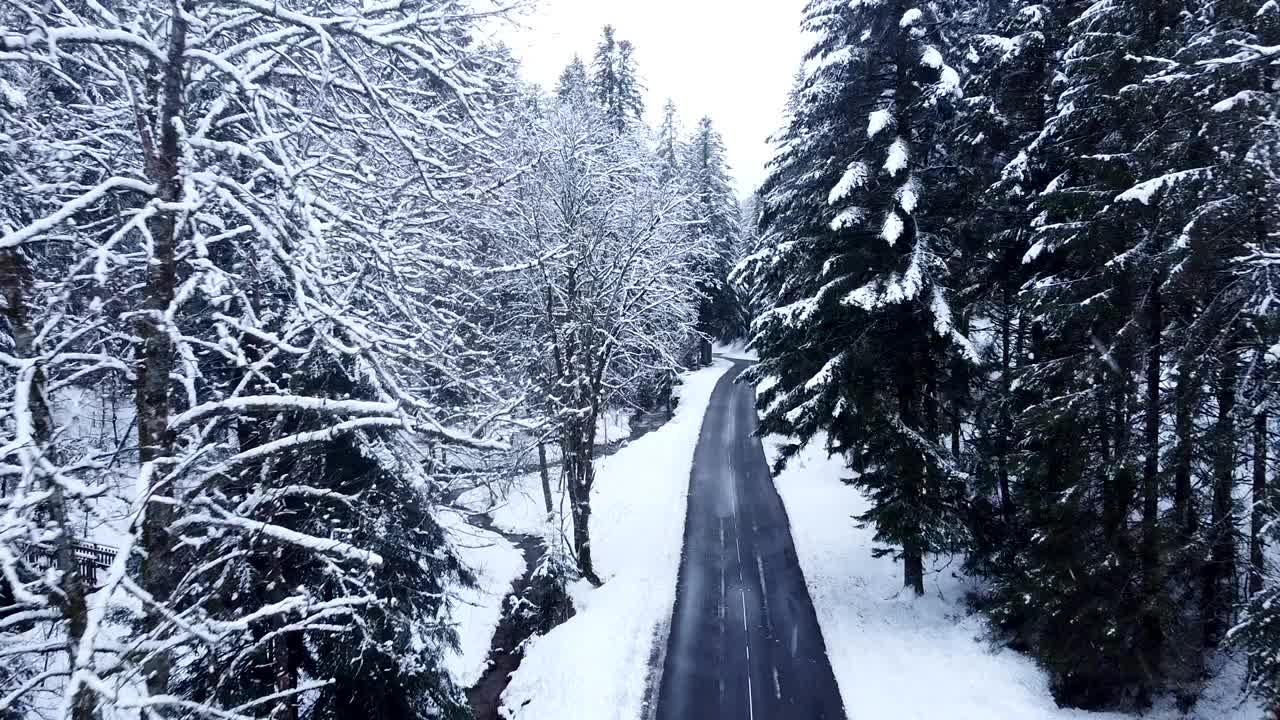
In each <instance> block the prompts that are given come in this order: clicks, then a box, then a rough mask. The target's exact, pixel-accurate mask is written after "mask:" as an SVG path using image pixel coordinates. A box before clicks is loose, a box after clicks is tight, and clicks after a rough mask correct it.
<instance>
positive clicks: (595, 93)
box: [591, 25, 644, 133]
mask: <svg viewBox="0 0 1280 720" xmlns="http://www.w3.org/2000/svg"><path fill="white" fill-rule="evenodd" d="M591 96H592V97H593V98H594V99H595V101H596V103H598V104H599V105H600V107H601V108H603V110H604V114H605V117H607V118H608V119H609V124H610V125H611V126H612V127H613V129H614V132H617V133H623V132H625V131H626V130H627V128H628V127H629V126H631V125H632V124H633V123H640V122H641V121H642V120H643V119H644V87H643V86H642V85H641V83H640V76H639V71H638V70H637V69H636V59H635V47H634V46H633V45H632V44H631V41H630V40H618V39H617V37H616V34H615V32H614V29H613V26H612V25H605V26H604V29H603V30H601V32H600V42H599V43H598V44H597V45H596V52H595V56H594V58H593V59H592V62H591Z"/></svg>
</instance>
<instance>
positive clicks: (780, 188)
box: [752, 1, 973, 594]
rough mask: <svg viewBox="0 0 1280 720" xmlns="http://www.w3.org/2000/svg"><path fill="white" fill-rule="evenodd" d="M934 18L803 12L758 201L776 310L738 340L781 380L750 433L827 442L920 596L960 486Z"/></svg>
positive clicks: (941, 81)
mask: <svg viewBox="0 0 1280 720" xmlns="http://www.w3.org/2000/svg"><path fill="white" fill-rule="evenodd" d="M931 13H932V11H931V10H930V11H926V10H923V9H920V8H916V7H914V6H912V5H910V4H909V3H901V2H883V3H874V4H873V3H856V4H849V3H844V2H835V1H818V2H812V3H810V4H809V6H808V8H807V10H806V29H807V30H809V31H810V32H812V33H814V34H815V35H817V37H818V40H817V42H816V44H815V46H814V48H813V49H812V50H811V51H810V52H809V54H808V56H807V58H806V60H807V62H809V63H811V64H812V65H813V66H814V68H815V69H814V71H813V74H812V75H811V76H810V77H809V78H808V80H807V81H806V83H805V85H804V87H803V89H802V90H801V91H800V95H799V98H798V102H797V103H796V104H797V107H796V108H795V110H794V117H793V119H792V121H791V123H790V126H789V129H788V130H787V131H786V133H785V134H784V135H783V136H782V138H781V149H780V151H779V154H778V156H777V157H776V158H775V160H774V162H773V167H772V174H771V176H770V178H769V180H768V181H766V183H765V186H764V196H765V203H766V209H765V214H764V223H763V224H764V230H765V233H766V234H767V236H768V238H769V239H768V242H769V243H770V245H771V247H770V249H769V257H768V258H767V259H766V260H765V261H764V264H765V266H766V269H765V271H764V272H763V282H764V283H765V284H766V285H767V287H768V293H769V294H770V295H771V296H772V298H773V301H774V307H773V308H772V309H771V310H769V311H768V312H766V313H765V314H763V315H762V316H761V317H760V318H758V319H757V320H756V322H755V325H754V328H753V340H752V344H753V346H754V347H755V348H756V349H757V350H758V351H759V353H760V356H761V362H760V364H759V365H758V366H756V368H755V369H754V370H753V371H752V374H753V376H755V377H763V376H765V375H771V376H776V377H778V379H779V382H778V384H777V385H776V386H775V387H774V388H772V389H771V390H770V391H768V392H765V393H762V394H761V398H760V401H761V407H762V409H763V418H762V427H763V429H764V432H779V433H784V434H788V435H793V436H795V437H797V438H798V440H799V441H800V442H805V441H807V440H808V439H809V438H811V437H813V435H814V434H816V433H817V432H819V431H826V432H827V433H828V437H829V445H830V448H831V450H833V451H838V452H843V453H845V454H846V456H847V457H849V458H850V461H851V465H852V470H853V472H854V475H855V479H854V482H855V483H856V484H857V485H859V486H861V487H862V488H864V489H866V490H867V491H868V492H869V494H870V495H871V498H872V508H871V509H870V510H869V511H868V512H867V513H866V515H864V516H863V518H862V519H863V520H866V521H869V522H874V523H875V526H876V529H877V539H878V540H880V541H881V542H884V543H886V544H892V545H896V546H898V547H900V548H901V550H900V551H898V552H897V553H896V555H897V556H898V557H901V558H902V559H903V564H904V582H905V585H906V586H907V587H908V588H911V589H912V590H913V591H914V592H915V593H917V594H920V593H923V591H924V575H923V557H924V555H925V554H926V553H929V552H934V551H939V550H945V549H949V548H954V547H958V545H959V541H960V539H961V537H962V534H963V522H962V520H963V518H962V515H961V510H962V504H963V500H964V496H965V492H966V490H965V477H964V475H963V474H962V473H961V472H960V470H959V469H958V468H957V466H956V465H955V463H954V461H953V458H952V456H951V453H950V451H949V450H948V449H947V448H946V447H945V446H944V445H942V444H941V443H940V442H939V440H940V437H941V432H942V430H943V428H942V422H943V418H942V417H941V414H940V408H939V406H938V404H937V402H936V398H937V391H938V387H939V383H940V381H941V380H942V377H941V374H942V373H943V372H944V370H945V368H946V367H947V366H948V362H947V360H948V359H949V358H951V357H952V356H954V355H955V354H961V355H969V356H971V355H972V354H973V350H972V347H971V346H970V344H969V343H968V341H967V339H966V338H964V337H963V336H962V335H961V334H960V333H958V332H957V331H956V330H955V328H954V326H953V323H952V317H951V312H950V309H949V306H948V302H947V296H948V289H947V285H946V282H947V267H946V265H945V263H944V262H943V261H942V258H943V257H944V256H945V255H946V252H947V250H946V241H945V238H944V236H943V235H942V234H941V232H940V231H941V227H940V226H937V225H933V224H932V220H933V218H936V217H937V213H938V209H937V208H933V207H932V206H930V204H929V197H928V195H927V194H926V190H927V189H928V188H929V187H930V181H931V180H932V179H933V177H932V172H933V169H932V165H931V163H932V153H933V151H934V145H935V143H936V142H937V140H938V138H937V137H936V133H937V132H938V130H939V128H940V127H941V123H940V120H941V117H942V112H943V110H944V109H945V107H946V106H947V105H948V104H949V103H950V102H951V101H952V100H954V99H955V97H956V96H957V95H958V92H959V88H958V84H959V78H958V76H957V74H956V72H955V71H954V70H953V69H952V68H951V67H950V66H948V65H947V64H946V63H945V62H944V60H943V58H942V55H941V52H940V50H939V47H938V44H937V41H936V38H935V36H934V33H935V32H936V28H937V24H936V22H937V20H938V19H937V18H935V17H933V16H932V14H931ZM931 215H932V217H931ZM794 451H795V447H792V448H790V449H789V450H787V451H784V453H783V460H784V461H785V458H786V457H788V456H789V454H790V453H791V452H794ZM880 552H889V551H888V550H881V551H880Z"/></svg>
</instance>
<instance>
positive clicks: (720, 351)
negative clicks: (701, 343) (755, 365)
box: [711, 340, 760, 362]
mask: <svg viewBox="0 0 1280 720" xmlns="http://www.w3.org/2000/svg"><path fill="white" fill-rule="evenodd" d="M711 352H712V353H714V354H716V355H719V356H720V357H725V358H728V359H730V360H751V361H753V362H754V361H756V360H759V359H760V357H759V356H758V355H756V351H755V350H752V349H751V348H749V347H747V344H746V343H745V342H743V341H741V340H739V341H738V342H734V343H730V344H728V345H723V344H721V343H716V344H715V345H714V346H713V347H712V348H711Z"/></svg>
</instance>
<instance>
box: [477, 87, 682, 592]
mask: <svg viewBox="0 0 1280 720" xmlns="http://www.w3.org/2000/svg"><path fill="white" fill-rule="evenodd" d="M537 105H538V106H539V107H543V108H545V109H544V110H542V111H541V112H536V113H530V114H529V115H528V116H526V117H524V118H522V119H521V120H520V121H519V122H518V123H516V125H515V127H514V128H513V129H512V135H511V137H510V138H509V140H508V141H507V147H506V151H505V153H504V155H505V157H507V158H509V161H510V163H511V165H512V170H511V171H510V172H508V173H506V174H505V177H506V178H507V179H506V181H505V182H504V184H503V186H502V188H501V189H500V190H499V191H498V192H499V197H498V202H496V203H495V204H494V205H493V208H492V211H491V212H490V213H489V214H488V216H487V217H486V218H485V220H484V223H485V235H486V237H487V238H488V240H487V242H488V243H490V247H491V248H492V253H493V254H494V255H495V256H497V257H500V258H504V259H511V260H512V261H513V262H515V261H519V260H521V259H527V258H536V259H537V260H536V269H535V270H534V271H533V273H532V274H531V276H530V277H529V278H521V279H520V280H519V281H518V282H515V283H513V285H512V286H511V287H510V288H509V295H508V297H507V300H506V302H507V305H506V307H507V308H508V312H509V314H510V315H511V316H513V317H515V318H518V319H519V322H518V328H519V330H520V332H521V333H522V336H521V337H522V342H524V343H526V344H527V346H528V348H529V351H530V352H531V353H533V357H532V360H531V365H532V367H533V372H534V373H535V375H536V376H537V377H538V379H539V382H538V387H539V388H541V392H542V393H544V394H545V398H544V400H543V401H542V403H541V404H543V405H545V406H546V407H547V408H548V409H549V411H550V412H551V414H552V417H551V423H552V426H553V429H554V431H555V435H556V437H557V439H558V441H559V444H560V448H561V457H562V461H561V462H562V472H563V474H564V478H565V481H566V485H567V488H568V494H569V501H570V502H569V506H570V509H571V515H572V523H573V552H574V555H575V557H576V560H577V563H578V568H579V570H580V572H581V573H582V575H583V577H585V578H587V579H589V580H590V581H592V582H593V583H596V584H599V582H600V578H599V577H598V575H597V572H596V569H595V566H594V564H593V561H592V555H591V543H590V534H589V533H590V521H591V504H590V501H591V489H592V486H593V483H594V480H595V471H594V466H593V457H594V455H593V453H594V446H595V441H596V427H597V420H598V419H599V418H600V417H601V414H602V412H603V411H604V410H605V409H606V408H607V407H608V406H609V404H610V403H611V401H614V400H617V399H619V398H620V397H623V396H624V395H625V394H626V393H628V392H630V391H632V390H634V388H635V386H636V385H637V384H639V383H642V382H649V381H652V379H653V378H654V377H661V376H662V375H664V374H665V373H667V372H669V371H671V370H673V369H675V368H678V367H679V366H680V361H681V357H682V354H683V352H684V351H685V349H686V348H687V347H688V344H689V341H690V338H692V337H693V333H694V324H695V320H696V315H695V305H694V299H695V298H696V291H695V289H694V284H695V281H696V276H695V274H694V272H693V269H692V268H693V267H694V265H695V263H696V262H697V261H699V260H701V259H702V257H703V256H704V255H705V254H706V250H705V248H704V246H703V244H702V243H701V242H692V243H691V242H689V241H688V240H687V238H686V235H685V233H684V232H683V216H682V212H683V210H684V202H683V197H682V195H681V194H680V192H679V190H678V189H677V188H672V187H671V186H669V185H666V184H664V183H663V182H662V181H661V179H660V173H659V164H658V162H657V161H655V159H654V157H653V154H652V152H651V150H650V148H649V147H648V144H647V141H646V137H645V136H644V135H643V134H642V133H639V132H627V133H623V134H621V135H619V134H618V133H617V128H616V126H615V125H613V123H612V121H611V118H610V116H609V115H608V114H607V112H606V110H605V109H604V108H599V107H597V106H595V105H594V104H590V103H588V104H575V103H538V104H537Z"/></svg>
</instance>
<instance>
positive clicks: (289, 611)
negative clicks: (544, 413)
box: [0, 0, 509, 718]
mask: <svg viewBox="0 0 1280 720" xmlns="http://www.w3.org/2000/svg"><path fill="white" fill-rule="evenodd" d="M0 12H2V13H3V15H2V16H0V17H2V18H3V23H0V25H2V26H3V30H0V82H2V83H3V85H2V86H0V89H3V90H4V92H3V99H2V100H0V118H3V126H4V129H3V131H2V132H3V133H5V135H6V138H5V142H3V143H0V168H3V170H4V171H5V175H6V180H5V181H4V182H5V183H6V186H5V195H4V200H3V201H0V202H2V203H3V205H0V212H2V214H0V254H2V255H3V268H4V270H3V272H4V275H5V277H6V291H7V292H6V296H5V308H4V309H5V321H6V323H5V324H6V329H7V333H8V338H9V341H8V342H7V344H6V345H5V346H4V347H2V348H0V363H2V364H4V365H5V366H6V368H7V371H6V373H4V374H3V375H4V377H5V378H6V381H5V384H4V386H3V390H5V391H6V392H7V393H8V395H7V399H6V401H5V404H4V405H3V406H0V407H2V409H3V418H2V419H0V429H2V430H3V433H4V440H3V442H2V443H0V463H3V464H2V465H0V469H3V475H2V477H3V478H4V486H5V489H6V494H5V497H4V498H3V501H0V510H3V520H2V523H3V524H2V525H0V571H3V574H4V577H5V588H6V593H5V595H6V597H5V600H6V602H7V603H11V604H9V606H8V607H6V608H4V609H3V610H0V612H3V613H5V620H4V624H3V626H0V633H3V641H4V643H5V646H6V656H12V655H16V656H18V657H23V658H27V659H32V658H36V657H39V656H41V655H45V656H48V657H49V661H48V662H47V663H45V664H44V667H45V668H46V670H45V671H44V672H43V673H40V674H38V675H36V676H34V677H19V678H17V679H16V680H14V681H13V682H14V683H16V684H15V685H8V683H9V682H10V680H9V679H8V678H6V679H5V680H4V683H6V685H7V686H6V687H5V690H4V692H5V697H6V698H7V701H9V702H13V701H26V700H30V701H31V702H39V703H42V704H43V705H46V706H49V707H51V708H58V710H57V712H58V713H60V714H62V715H64V716H68V715H72V714H74V715H75V716H76V717H81V718H87V717H91V716H92V715H93V714H94V713H95V712H98V711H100V710H101V709H102V708H104V707H106V706H111V707H113V708H115V709H116V710H119V711H124V712H130V711H138V710H142V711H144V712H145V713H146V714H149V715H176V714H186V715H194V716H210V717H226V716H227V715H228V714H232V715H234V714H236V713H240V712H243V711H245V710H246V709H248V708H253V710H252V712H254V713H264V714H280V715H281V716H284V717H300V716H302V715H304V714H305V715H306V716H308V717H317V718H319V717H337V716H344V715H345V714H348V709H349V708H351V707H356V706H358V707H361V708H362V709H363V708H368V707H379V708H382V709H383V710H384V712H386V713H387V714H394V715H397V716H414V717H437V716H440V715H442V714H450V713H454V712H456V711H457V710H458V708H459V707H460V705H459V703H460V697H459V694H458V693H457V691H456V688H454V687H453V686H452V683H451V681H450V680H449V678H448V676H447V675H446V674H445V673H444V672H443V669H442V667H441V665H440V653H441V652H442V649H443V648H446V647H447V646H448V645H449V644H450V643H451V642H452V638H453V633H452V630H451V629H450V627H449V625H448V624H447V623H446V622H442V620H441V618H442V617H446V616H447V612H448V594H447V588H448V586H450V585H451V584H453V583H455V582H460V581H465V579H466V578H465V575H466V573H465V572H464V571H463V570H462V569H461V568H460V567H459V565H458V562H457V560H456V558H454V557H453V555H452V551H451V549H450V548H449V546H448V544H447V542H445V540H444V538H443V535H442V533H441V531H440V528H439V526H438V525H436V523H435V521H434V519H433V516H432V510H431V508H432V505H433V503H434V501H435V499H436V497H437V496H438V494H439V493H440V492H441V482H442V480H443V474H436V473H437V470H436V469H433V468H432V467H430V466H429V465H428V466H427V467H423V466H422V465H423V464H422V461H421V459H419V458H417V457H416V456H415V453H416V452H417V449H418V448H419V447H422V446H424V445H428V444H432V445H448V446H459V447H468V448H474V449H476V450H478V451H485V450H488V449H493V448H500V447H502V443H501V442H499V441H498V440H497V439H496V438H495V437H494V434H495V430H496V427H495V423H496V422H500V421H501V418H502V417H503V416H504V415H505V414H506V413H507V411H508V409H509V403H508V402H507V401H506V400H505V399H504V397H503V394H502V389H503V387H502V385H501V382H500V379H501V378H502V373H501V372H499V369H498V368H495V367H494V364H493V361H492V357H491V354H490V353H489V352H487V348H486V345H487V343H488V342H489V340H490V334H489V333H488V331H487V330H486V328H485V327H484V326H483V325H482V324H480V323H481V322H482V321H483V318H481V319H477V314H476V306H477V303H476V298H477V295H478V292H479V290H480V285H481V283H480V279H481V278H485V277H489V276H490V273H489V272H488V271H486V270H484V269H482V268H479V267H477V266H476V264H475V263H477V262H479V261H480V260H481V259H483V258H486V256H485V255H484V253H483V252H482V251H481V249H480V248H478V247H476V246H475V245H474V244H473V243H472V241H471V240H470V239H469V238H467V237H465V236H456V235H452V234H451V232H452V228H454V227H455V226H456V222H455V219H454V218H453V217H452V214H453V212H454V211H455V208H456V203H455V202H454V201H453V198H455V197H456V196H458V195H459V194H460V193H467V192H469V188H470V179H469V178H468V175H467V172H468V170H472V171H474V169H475V167H476V166H477V163H478V162H480V161H481V159H482V158H483V157H484V155H485V152H484V151H485V146H486V145H489V144H491V137H492V135H493V130H492V128H491V127H490V126H489V123H488V120H487V117H488V116H489V115H490V114H491V105H492V103H493V99H494V89H495V85H494V84H493V83H492V82H491V81H490V76H491V75H493V74H494V73H495V72H496V71H498V70H499V68H497V67H496V66H495V64H494V62H493V60H492V56H491V55H490V54H489V53H488V51H486V50H484V48H483V47H482V46H480V45H478V44H477V43H476V42H475V40H474V38H473V37H472V36H471V30H472V28H473V27H474V25H475V23H476V22H477V21H478V19H479V18H480V17H481V16H482V14H483V12H484V11H483V10H482V9H473V8H471V7H470V6H469V5H468V4H467V3H464V2H458V1H454V0H438V1H436V0H432V1H427V2H408V3H392V4H382V5H368V4H361V3H355V2H351V3H338V4H331V5H327V6H325V7H323V8H319V7H316V6H314V5H309V4H306V3H292V2H274V3H264V2H256V1H255V0H249V1H246V2H240V3H235V4H232V5H223V4H211V3H196V2H194V1H193V0H177V1H176V2H173V3H164V2H159V1H156V2H137V3H131V4H129V5H128V6H125V7H114V6H103V5H100V4H98V3H87V4H81V3H76V4H72V5H63V4H55V5H49V4H46V3H18V4H17V6H16V7H15V6H14V4H9V5H7V6H5V8H4V9H3V10H0ZM14 197H16V198H18V200H17V202H16V203H15V202H14V201H13V200H12V198H14ZM10 278H16V279H17V280H15V281H13V282H12V283H10V282H9V279H10ZM9 371H12V372H9ZM8 378H12V382H9V381H8V380H7V379H8ZM108 393H114V394H113V395H112V396H111V398H110V399H111V400H115V399H116V398H122V399H124V400H125V403H124V404H125V405H131V406H132V407H131V409H130V410H129V411H125V412H124V413H123V414H124V415H125V424H131V425H132V427H133V428H134V430H135V431H136V442H128V441H123V442H122V443H121V444H120V445H119V446H115V447H112V446H105V445H102V444H93V443H86V442H82V441H80V437H81V433H80V432H79V428H77V427H76V423H75V419H74V417H69V416H67V415H66V414H60V413H59V412H57V408H58V405H59V403H60V402H62V401H64V400H66V401H70V399H71V398H72V397H75V396H81V397H90V398H94V399H97V400H102V401H104V400H105V396H106V394H108ZM77 518H79V519H83V525H82V527H90V528H103V530H102V531H101V533H100V535H101V536H102V537H109V538H110V540H111V542H112V543H113V546H114V547H113V549H114V551H115V560H114V561H113V562H112V563H111V564H110V567H109V568H107V569H104V570H102V571H100V572H98V573H97V577H96V578H93V579H90V578H88V577H85V573H83V572H78V571H77V569H76V562H75V559H74V557H72V558H70V559H69V558H68V554H75V553H78V552H79V551H80V550H81V549H82V546H83V543H81V542H80V541H77V540H74V538H73V533H72V528H71V526H70V522H71V520H72V519H77ZM48 557H53V558H54V559H53V561H52V564H51V567H48V568H47V569H46V566H48V565H50V563H48V562H47V561H44V560H41V558H48ZM80 567H81V568H83V565H81V566H80ZM90 582H94V583H95V584H96V586H98V587H99V589H98V590H97V591H96V592H94V593H92V594H90V595H88V596H87V597H86V596H84V594H83V592H82V590H83V589H84V588H85V586H86V585H87V584H88V583H90ZM122 623H132V624H134V625H135V626H136V632H132V633H128V632H125V631H124V630H123V628H122ZM37 635H44V636H46V637H49V638H51V640H50V641H47V642H32V638H33V637H35V636H37ZM37 664H38V663H36V662H35V661H34V660H32V662H30V663H28V665H29V666H30V667H35V666H37ZM233 668H240V669H242V670H240V671H237V670H234V669H233ZM51 696H52V697H53V698H55V699H53V700H50V699H49V698H50V697H51Z"/></svg>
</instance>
